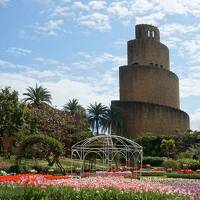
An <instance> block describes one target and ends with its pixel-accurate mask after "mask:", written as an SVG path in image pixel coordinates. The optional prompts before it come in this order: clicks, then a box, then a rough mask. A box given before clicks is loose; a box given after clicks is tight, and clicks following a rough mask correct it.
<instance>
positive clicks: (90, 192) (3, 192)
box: [0, 186, 189, 200]
mask: <svg viewBox="0 0 200 200" xmlns="http://www.w3.org/2000/svg"><path fill="white" fill-rule="evenodd" d="M0 199H3V200H19V199H20V200H28V199H30V200H94V199H95V200H114V199H115V200H133V199H135V200H136V199H137V200H174V199H176V200H189V198H187V197H180V196H174V195H167V194H160V193H156V192H127V193H126V192H122V191H118V190H112V189H110V190H101V189H99V190H98V189H82V190H79V191H76V190H74V189H72V188H66V187H49V188H47V189H40V188H33V187H13V186H0Z"/></svg>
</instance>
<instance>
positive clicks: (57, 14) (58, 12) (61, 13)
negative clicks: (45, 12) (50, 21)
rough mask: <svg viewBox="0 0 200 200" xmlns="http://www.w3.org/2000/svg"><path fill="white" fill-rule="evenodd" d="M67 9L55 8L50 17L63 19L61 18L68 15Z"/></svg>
mask: <svg viewBox="0 0 200 200" xmlns="http://www.w3.org/2000/svg"><path fill="white" fill-rule="evenodd" d="M69 12H70V11H69V8H68V7H66V6H65V7H63V6H58V7H56V8H55V9H54V10H53V12H52V14H51V17H63V16H67V15H69V14H70V13H69Z"/></svg>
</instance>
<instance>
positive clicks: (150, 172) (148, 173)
mask: <svg viewBox="0 0 200 200" xmlns="http://www.w3.org/2000/svg"><path fill="white" fill-rule="evenodd" d="M164 175H165V171H159V172H156V171H143V172H142V176H164Z"/></svg>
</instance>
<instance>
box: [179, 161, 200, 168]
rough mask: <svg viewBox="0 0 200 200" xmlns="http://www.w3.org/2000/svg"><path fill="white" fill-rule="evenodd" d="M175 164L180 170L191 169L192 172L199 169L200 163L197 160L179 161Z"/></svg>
mask: <svg viewBox="0 0 200 200" xmlns="http://www.w3.org/2000/svg"><path fill="white" fill-rule="evenodd" d="M177 162H178V165H179V167H180V168H181V169H192V170H197V169H200V162H199V161H198V160H193V159H179V160H177Z"/></svg>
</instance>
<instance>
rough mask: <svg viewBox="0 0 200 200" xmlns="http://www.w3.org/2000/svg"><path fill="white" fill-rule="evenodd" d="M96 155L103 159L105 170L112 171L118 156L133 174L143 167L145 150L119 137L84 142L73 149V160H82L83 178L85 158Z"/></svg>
mask: <svg viewBox="0 0 200 200" xmlns="http://www.w3.org/2000/svg"><path fill="white" fill-rule="evenodd" d="M91 152H93V153H96V154H98V155H100V157H101V158H102V162H103V164H104V166H105V169H106V170H107V171H108V170H110V169H111V166H112V164H113V163H114V162H115V158H116V156H117V155H118V154H120V155H122V157H123V158H124V160H125V167H126V168H127V169H130V168H131V163H133V166H132V168H131V170H132V172H134V171H137V170H138V169H140V168H141V167H142V159H143V148H142V147H141V146H140V145H139V144H137V143H136V142H134V141H132V140H130V139H127V138H125V137H122V136H118V135H99V136H94V137H91V138H87V139H85V140H82V141H80V142H78V143H76V144H75V145H73V146H72V148H71V158H72V159H73V158H77V155H78V159H80V169H81V172H80V174H81V176H82V175H83V172H84V170H85V167H84V163H85V158H86V157H87V155H88V154H89V153H91Z"/></svg>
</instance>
